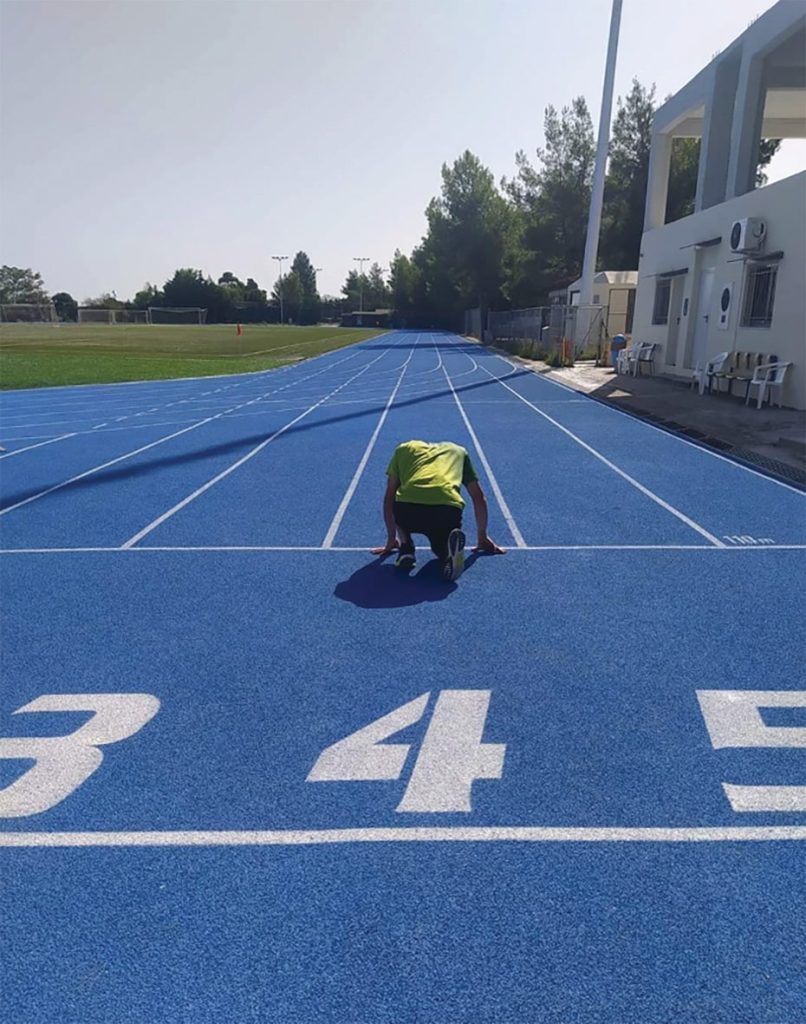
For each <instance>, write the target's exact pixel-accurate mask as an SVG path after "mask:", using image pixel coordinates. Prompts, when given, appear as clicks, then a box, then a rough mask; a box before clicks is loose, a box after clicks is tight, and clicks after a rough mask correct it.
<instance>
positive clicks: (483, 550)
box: [473, 537, 507, 555]
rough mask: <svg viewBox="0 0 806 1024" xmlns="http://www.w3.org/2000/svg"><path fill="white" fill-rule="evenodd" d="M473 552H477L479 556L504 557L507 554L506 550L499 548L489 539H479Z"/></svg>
mask: <svg viewBox="0 0 806 1024" xmlns="http://www.w3.org/2000/svg"><path fill="white" fill-rule="evenodd" d="M473 550H474V551H478V552H479V554H481V555H505V554H506V553H507V551H506V548H501V547H499V546H498V545H497V544H496V543H495V541H494V540H493V539H492V538H491V537H484V538H483V539H480V540H479V542H478V544H477V545H476V546H475V547H474V548H473Z"/></svg>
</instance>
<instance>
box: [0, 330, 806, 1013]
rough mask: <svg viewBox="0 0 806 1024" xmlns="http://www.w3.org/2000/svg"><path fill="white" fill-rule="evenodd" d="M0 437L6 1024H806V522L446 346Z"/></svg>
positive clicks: (549, 390) (558, 394)
mask: <svg viewBox="0 0 806 1024" xmlns="http://www.w3.org/2000/svg"><path fill="white" fill-rule="evenodd" d="M0 411H1V417H2V418H1V420H0V444H2V445H4V446H5V448H6V452H5V453H4V454H3V455H2V457H1V459H2V461H0V473H1V474H2V493H1V496H0V499H1V500H0V508H1V509H2V511H0V530H1V531H2V548H3V551H2V553H1V554H0V569H1V570H2V573H3V577H2V612H3V634H2V641H3V653H2V685H1V686H0V885H1V888H0V893H1V894H2V904H1V906H2V912H0V1021H2V1022H3V1024H46V1022H47V1024H124V1022H126V1024H135V1022H136V1024H163V1022H165V1024H169V1022H170V1024H173V1022H183V1024H185V1022H187V1024H208V1022H209V1024H229V1022H232V1024H251V1022H255V1024H265V1022H300V1024H317V1022H332V1021H336V1022H356V1024H357V1022H361V1024H364V1022H367V1024H375V1022H386V1024H414V1022H418V1024H460V1022H467V1024H486V1022H490V1024H492V1022H496V1024H502V1022H511V1024H526V1022H530V1024H531V1022H551V1024H576V1022H584V1024H639V1022H640V1024H715V1022H724V1024H743V1022H748V1024H750V1022H752V1024H760V1022H767V1024H803V1022H806V681H804V655H805V654H806V599H805V598H804V594H805V593H806V588H804V557H805V555H806V498H805V497H804V495H803V494H802V493H800V492H799V491H797V490H795V489H794V488H792V487H789V486H787V485H785V484H782V483H780V482H777V481H775V480H772V479H769V478H767V477H764V476H762V475H760V474H758V473H755V472H753V471H752V470H749V469H748V468H746V467H743V466H740V465H737V464H735V463H733V462H730V461H728V460H726V459H724V458H722V457H720V456H718V455H715V454H714V453H711V452H708V451H705V450H703V449H701V448H699V447H696V446H694V445H692V444H690V443H688V442H686V441H684V440H682V439H680V438H677V437H674V436H672V435H670V434H667V433H664V432H662V431H660V430H658V429H655V428H654V427H651V426H648V425H646V424H643V423H641V422H639V421H637V420H635V419H633V418H631V417H629V416H626V415H623V414H622V413H619V412H618V411H616V410H613V409H610V408H606V407H604V406H602V405H600V404H598V403H596V402H593V401H591V400H589V399H587V398H585V397H583V396H581V395H579V394H577V393H575V392H572V391H570V390H568V389H566V388H564V387H562V386H560V385H557V384H555V383H552V382H550V381H547V380H545V379H544V378H541V377H540V376H537V375H535V374H533V373H530V372H527V371H524V370H523V369H521V368H519V367H517V366H515V365H514V364H512V363H510V362H509V361H507V360H506V359H504V358H502V357H501V356H498V355H496V354H494V353H492V352H490V351H488V350H485V349H483V348H481V347H479V346H477V345H475V344H472V343H470V342H467V341H465V340H463V339H461V338H458V337H456V336H452V335H446V334H428V333H416V332H397V333H392V334H387V335H384V336H381V337H378V338H375V339H372V340H369V341H367V342H364V343H362V344H360V345H357V346H354V347H352V348H347V349H342V350H339V351H337V352H332V353H329V354H327V355H325V356H322V357H319V358H317V359H313V360H310V361H308V362H304V363H301V364H296V365H294V366H292V367H289V368H286V369H282V370H277V371H273V372H267V373H258V374H248V375H241V376H234V377H221V378H205V379H199V380H173V381H149V382H144V383H136V384H125V385H99V386H92V387H75V388H54V389H49V390H39V391H24V392H10V393H4V394H3V395H2V396H0ZM748 415H752V413H748ZM410 438H425V439H432V440H437V439H450V440H455V441H457V442H459V443H461V444H463V445H465V446H466V447H467V448H468V450H469V451H470V453H471V455H472V457H473V460H474V462H475V464H476V466H477V468H478V469H479V471H480V474H481V477H482V484H483V486H484V489H485V492H486V493H487V496H488V500H489V505H490V533H491V535H492V536H493V538H494V539H495V540H497V541H498V542H499V543H501V544H503V545H505V546H506V547H507V548H508V553H507V554H506V555H505V556H504V557H471V558H470V559H469V564H468V568H467V571H466V572H465V574H464V575H463V577H462V578H461V579H460V580H459V581H458V583H455V584H446V583H443V582H442V581H441V580H440V576H439V572H438V566H437V565H436V563H435V562H434V561H433V560H432V559H431V557H430V554H429V553H428V551H427V548H420V550H419V553H418V565H417V568H416V570H415V571H414V572H413V573H411V574H410V575H401V574H400V573H399V572H398V571H396V570H395V569H394V567H393V566H392V564H391V561H392V560H391V559H386V560H379V559H376V558H373V557H372V556H371V555H370V554H369V553H368V550H367V549H368V548H369V547H371V546H373V545H375V544H381V543H382V542H383V539H384V529H383V524H382V520H381V512H380V506H381V497H382V492H383V488H384V484H385V478H384V471H385V467H386V464H387V462H388V459H389V456H390V453H391V451H392V449H393V448H394V446H395V445H396V444H397V443H398V442H400V441H402V440H406V439H410ZM466 523H467V532H468V536H469V539H470V540H471V541H472V539H473V537H474V524H473V516H472V511H468V514H467V517H466ZM342 741H343V742H342Z"/></svg>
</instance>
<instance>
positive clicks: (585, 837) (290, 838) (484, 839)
mask: <svg viewBox="0 0 806 1024" xmlns="http://www.w3.org/2000/svg"><path fill="white" fill-rule="evenodd" d="M804 841H806V825H721V826H720V825H715V826H710V827H708V826H705V827H702V826H694V827H691V828H685V827H683V828H680V827H670V828H663V827H652V826H650V827H640V826H639V827H632V828H629V827H627V828H620V827H616V828H612V827H594V828H586V827H579V826H569V827H567V828H563V827H551V828H549V827H545V828H544V827H540V826H532V825H489V826H483V825H481V826H479V825H476V826H473V825H457V826H453V827H451V826H421V827H400V828H394V827H392V828H323V829H282V830H268V829H266V830H260V831H258V830H239V831H213V830H208V831H201V830H199V831H189V830H187V831H167V830H166V831H143V832H0V847H6V848H31V847H62V848H65V847H88V846H128V847H133V846H321V845H334V844H344V843H735V842H761V843H767V842H804Z"/></svg>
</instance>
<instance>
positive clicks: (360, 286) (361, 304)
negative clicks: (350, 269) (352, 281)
mask: <svg viewBox="0 0 806 1024" xmlns="http://www.w3.org/2000/svg"><path fill="white" fill-rule="evenodd" d="M353 262H354V263H357V264H358V312H359V313H363V312H364V264H365V263H369V256H353Z"/></svg>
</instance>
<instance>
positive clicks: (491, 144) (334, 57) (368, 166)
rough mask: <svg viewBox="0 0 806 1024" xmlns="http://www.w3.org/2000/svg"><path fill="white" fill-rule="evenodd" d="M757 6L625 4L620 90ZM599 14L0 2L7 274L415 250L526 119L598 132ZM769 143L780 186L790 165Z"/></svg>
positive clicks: (267, 278)
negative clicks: (576, 111) (581, 123)
mask: <svg viewBox="0 0 806 1024" xmlns="http://www.w3.org/2000/svg"><path fill="white" fill-rule="evenodd" d="M769 6H770V4H769V3H766V2H765V0H674V3H673V4H671V5H670V4H669V2H668V0H624V12H623V19H622V32H621V42H620V49H619V60H618V73H617V79H616V91H617V93H621V94H623V93H625V92H626V91H627V90H628V89H629V85H630V80H631V79H632V78H633V76H637V77H638V78H639V79H640V80H641V81H642V82H644V83H652V82H655V83H656V84H657V90H658V95H659V96H660V97H663V96H665V95H667V94H668V93H671V92H674V91H676V90H677V89H678V88H680V86H682V85H683V84H684V83H685V82H686V81H688V79H689V78H691V77H692V76H693V75H694V74H695V73H696V72H697V71H698V70H699V69H700V68H701V67H703V66H704V65H705V64H706V63H708V61H709V60H710V59H711V57H712V56H713V55H714V54H715V53H716V52H717V51H718V50H721V49H723V48H724V47H725V46H726V45H727V44H728V43H729V42H730V41H731V40H732V39H734V38H735V37H736V36H737V35H738V34H739V33H740V32H742V31H743V30H744V29H745V28H746V26H747V24H748V23H749V21H750V20H751V19H752V18H753V17H754V16H755V15H757V14H759V13H761V12H762V11H764V10H765V9H767V7H769ZM609 17H610V0H566V2H565V3H559V2H551V3H549V2H547V0H347V2H345V0H285V2H281V3H277V2H260V0H254V2H241V0H207V2H201V3H200V2H196V0H173V2H163V0H106V2H85V0H57V2H50V0H48V2H38V0H23V2H20V0H0V19H1V20H0V45H1V46H2V51H1V53H0V57H2V72H1V74H2V79H1V80H0V103H1V104H2V105H1V106H0V145H1V146H2V153H1V154H0V161H1V162H0V189H1V192H0V204H1V205H0V213H1V214H2V217H1V219H0V263H10V264H13V265H15V266H23V267H27V266H30V267H33V268H34V269H35V270H39V271H40V272H41V273H42V275H43V276H44V279H45V284H46V286H47V288H48V289H49V290H50V291H51V292H56V291H68V292H70V293H71V294H72V295H74V296H75V297H76V298H77V299H79V300H83V299H84V298H86V297H88V296H92V295H97V294H98V293H100V292H102V291H112V290H114V291H116V293H117V295H118V297H119V298H130V297H131V296H132V295H133V294H134V292H135V291H136V290H137V289H138V288H139V287H141V286H142V284H143V283H144V282H145V281H146V280H150V281H153V282H155V283H157V284H162V282H163V281H164V280H165V278H166V277H168V276H170V274H171V273H172V272H173V270H174V269H175V268H176V267H178V266H193V267H200V268H201V269H202V270H204V271H205V272H206V273H209V274H211V275H212V276H213V277H214V278H216V279H217V278H218V277H219V275H220V274H221V273H222V272H223V271H224V270H231V271H233V272H234V273H235V274H237V275H238V276H239V277H241V278H244V279H245V278H246V277H247V276H252V277H254V278H256V279H257V281H258V282H259V284H261V285H262V286H264V287H265V286H267V285H269V284H270V282H271V280H272V279H273V277H274V276H275V273H276V264H273V263H272V261H271V258H270V257H271V256H272V255H273V254H288V255H291V256H293V254H294V253H295V252H297V250H299V249H304V250H305V251H306V252H307V253H308V254H309V255H310V257H311V259H312V260H313V262H314V265H315V266H317V267H321V268H322V272H321V273H320V275H319V286H320V291H322V292H328V293H333V294H336V293H338V291H339V290H340V288H341V285H342V283H343V281H344V277H345V275H346V273H347V271H348V270H349V269H350V267H351V266H353V264H352V262H351V260H352V257H354V256H369V257H371V258H372V259H374V260H377V261H378V262H379V263H381V264H382V265H388V263H389V260H390V258H391V256H392V254H393V252H394V250H395V248H396V247H400V248H401V249H402V250H403V251H404V252H410V251H411V249H412V247H413V246H414V245H415V244H416V243H417V242H418V241H419V239H420V238H421V236H422V234H423V231H424V228H425V218H424V216H423V211H424V209H425V206H426V204H427V203H428V201H429V199H430V198H431V197H432V196H433V195H435V194H436V193H437V192H438V191H439V184H440V167H441V165H442V164H443V162H445V161H448V162H450V161H452V160H454V159H455V158H456V157H457V156H458V155H459V154H460V153H461V152H462V151H463V150H464V149H466V148H469V149H471V150H473V152H475V153H476V154H477V155H478V156H479V157H480V158H481V159H482V161H483V162H484V163H486V164H487V165H488V166H489V167H490V168H491V169H492V170H493V172H494V173H495V175H496V178H500V177H501V176H502V175H511V174H512V172H513V169H514V154H515V151H516V150H518V149H526V150H527V151H528V152H530V153H533V152H534V150H535V148H536V147H537V146H539V145H540V144H541V142H542V125H543V110H544V108H545V106H546V104H548V103H553V104H554V105H555V106H558V107H559V106H562V105H563V104H565V103H568V102H569V101H570V100H571V99H572V97H574V96H575V95H578V94H580V93H582V94H584V95H585V96H586V98H587V100H588V103H589V105H590V107H591V110H592V113H593V116H594V120H596V119H597V118H598V110H599V103H600V96H601V85H602V74H603V67H604V56H605V47H606V40H607V32H608V25H609ZM802 154H803V149H802V147H798V146H794V147H793V148H792V150H791V151H790V153H789V154H787V152H786V143H784V147H783V148H782V151H781V153H780V154H779V155H778V156H777V157H776V158H775V163H774V165H773V177H782V176H785V175H786V174H791V173H793V172H794V171H795V170H797V169H800V168H802V167H803V156H802Z"/></svg>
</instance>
